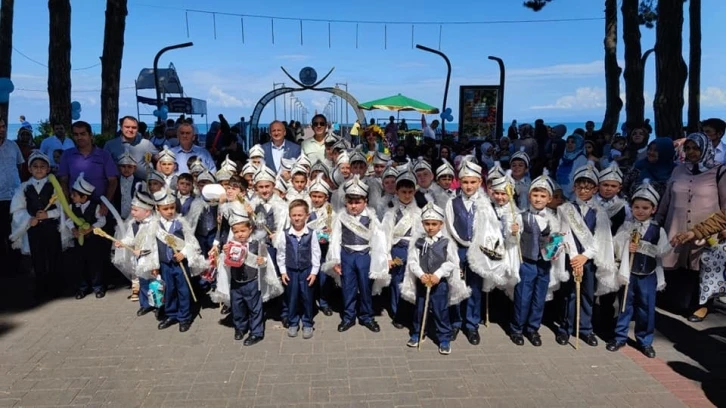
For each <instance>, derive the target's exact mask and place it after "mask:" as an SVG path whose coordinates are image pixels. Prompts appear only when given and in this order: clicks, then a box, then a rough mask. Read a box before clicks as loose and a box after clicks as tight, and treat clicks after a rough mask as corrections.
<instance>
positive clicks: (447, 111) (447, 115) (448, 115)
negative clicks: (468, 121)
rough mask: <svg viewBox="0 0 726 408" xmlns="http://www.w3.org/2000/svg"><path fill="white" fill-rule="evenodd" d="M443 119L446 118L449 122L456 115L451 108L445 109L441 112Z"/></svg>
mask: <svg viewBox="0 0 726 408" xmlns="http://www.w3.org/2000/svg"><path fill="white" fill-rule="evenodd" d="M439 116H441V120H445V121H447V122H451V121H453V120H454V116H453V115H452V114H451V108H446V109H444V111H443V112H441V115H439Z"/></svg>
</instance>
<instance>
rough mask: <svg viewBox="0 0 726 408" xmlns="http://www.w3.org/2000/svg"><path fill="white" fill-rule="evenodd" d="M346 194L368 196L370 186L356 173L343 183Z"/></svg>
mask: <svg viewBox="0 0 726 408" xmlns="http://www.w3.org/2000/svg"><path fill="white" fill-rule="evenodd" d="M343 191H344V192H345V195H353V196H361V197H368V186H367V185H366V183H364V182H362V181H361V179H360V177H359V176H358V175H357V174H356V175H354V176H353V177H351V178H350V180H348V181H346V182H345V184H343Z"/></svg>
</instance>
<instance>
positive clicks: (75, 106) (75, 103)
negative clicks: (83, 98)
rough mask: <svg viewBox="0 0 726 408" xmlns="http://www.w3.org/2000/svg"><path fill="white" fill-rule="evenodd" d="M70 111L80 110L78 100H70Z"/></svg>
mask: <svg viewBox="0 0 726 408" xmlns="http://www.w3.org/2000/svg"><path fill="white" fill-rule="evenodd" d="M71 111H74V112H80V111H81V103H80V102H78V101H73V102H71Z"/></svg>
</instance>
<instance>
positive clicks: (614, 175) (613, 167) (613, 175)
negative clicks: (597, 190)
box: [600, 162, 623, 184]
mask: <svg viewBox="0 0 726 408" xmlns="http://www.w3.org/2000/svg"><path fill="white" fill-rule="evenodd" d="M603 181H616V182H618V183H621V184H622V182H623V172H622V171H620V166H619V165H618V163H617V162H612V163H611V164H610V166H608V167H606V168H605V169H603V170H602V171H600V183H602V182H603Z"/></svg>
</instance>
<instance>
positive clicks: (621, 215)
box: [610, 206, 625, 236]
mask: <svg viewBox="0 0 726 408" xmlns="http://www.w3.org/2000/svg"><path fill="white" fill-rule="evenodd" d="M624 223H625V206H623V208H621V209H620V211H618V212H617V213H615V215H613V216H612V217H610V233H611V234H613V236H615V234H617V233H618V230H619V229H620V227H622V226H623V224H624Z"/></svg>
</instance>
